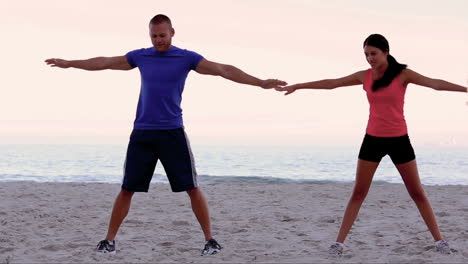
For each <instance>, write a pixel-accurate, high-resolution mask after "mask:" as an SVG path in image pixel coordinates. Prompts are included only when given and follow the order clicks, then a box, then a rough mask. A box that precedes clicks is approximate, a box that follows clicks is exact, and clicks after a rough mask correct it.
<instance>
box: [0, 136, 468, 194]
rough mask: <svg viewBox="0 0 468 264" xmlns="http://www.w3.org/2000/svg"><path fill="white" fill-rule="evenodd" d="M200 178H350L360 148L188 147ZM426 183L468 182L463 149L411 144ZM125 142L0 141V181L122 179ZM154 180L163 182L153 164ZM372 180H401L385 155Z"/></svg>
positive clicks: (467, 156) (288, 180) (266, 180)
mask: <svg viewBox="0 0 468 264" xmlns="http://www.w3.org/2000/svg"><path fill="white" fill-rule="evenodd" d="M192 150H193V153H194V156H195V164H196V169H197V173H198V175H199V181H200V182H201V183H215V182H255V183H304V184H321V183H350V182H353V181H354V177H355V171H356V164H357V155H358V151H359V147H342V148H340V147H331V148H324V147H313V146H295V147H274V146H255V147H251V146H192ZM415 151H416V156H417V162H418V168H419V174H420V177H421V181H422V183H423V184H426V185H447V184H449V185H457V184H460V185H468V150H467V149H466V148H450V147H440V148H436V147H434V148H427V147H426V148H417V147H415ZM125 153H126V145H0V182H5V181H34V182H101V183H121V180H122V174H123V164H124V160H125ZM153 182H154V183H165V184H167V183H168V181H167V178H166V175H165V172H164V170H163V168H162V165H161V164H160V163H158V165H157V167H156V171H155V174H154V177H153ZM374 182H375V183H403V182H402V180H401V177H400V175H399V174H398V171H397V170H396V168H395V166H394V165H393V164H392V162H391V160H390V159H389V157H388V156H387V157H385V158H384V159H383V160H382V162H381V163H380V166H379V168H378V169H377V172H376V174H375V176H374Z"/></svg>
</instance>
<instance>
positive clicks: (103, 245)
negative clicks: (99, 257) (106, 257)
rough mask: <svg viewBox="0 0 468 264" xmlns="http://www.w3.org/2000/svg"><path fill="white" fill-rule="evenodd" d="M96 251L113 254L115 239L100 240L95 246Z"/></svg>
mask: <svg viewBox="0 0 468 264" xmlns="http://www.w3.org/2000/svg"><path fill="white" fill-rule="evenodd" d="M96 252H99V253H110V254H115V240H101V241H100V242H99V243H98V244H97V246H96Z"/></svg>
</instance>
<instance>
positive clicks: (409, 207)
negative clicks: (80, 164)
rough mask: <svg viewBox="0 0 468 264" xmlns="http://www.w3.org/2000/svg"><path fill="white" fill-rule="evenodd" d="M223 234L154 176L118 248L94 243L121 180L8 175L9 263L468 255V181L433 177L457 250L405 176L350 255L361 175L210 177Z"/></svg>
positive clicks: (432, 195) (430, 189)
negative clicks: (279, 179)
mask: <svg viewBox="0 0 468 264" xmlns="http://www.w3.org/2000/svg"><path fill="white" fill-rule="evenodd" d="M201 187H202V189H203V190H204V192H205V194H206V196H207V199H208V203H209V206H210V213H211V219H212V229H213V234H214V236H215V238H216V239H217V240H218V241H219V242H220V244H221V245H222V246H223V247H224V249H223V251H222V252H221V253H220V254H218V255H215V256H209V257H201V256H199V252H200V250H201V248H202V247H203V243H204V242H203V234H202V232H201V230H200V228H199V225H198V223H197V222H196V220H195V217H194V216H193V213H192V211H191V208H190V202H189V199H188V197H187V195H186V194H185V193H172V192H171V191H170V187H169V185H167V184H153V185H152V186H151V187H150V190H149V192H148V193H146V194H145V193H142V194H140V193H138V194H136V195H135V197H134V199H133V203H132V208H131V209H130V213H129V215H128V217H127V218H126V220H125V222H124V223H123V225H122V228H121V230H120V232H119V234H118V236H117V250H118V251H119V252H118V253H117V254H116V255H99V254H96V253H94V252H93V249H94V247H95V245H96V244H97V242H98V241H99V240H101V239H103V237H104V235H105V232H106V229H107V224H108V219H109V216H110V213H111V209H112V204H113V201H114V198H115V196H116V195H117V193H118V191H119V189H120V184H107V183H35V182H0V193H2V194H3V195H2V196H3V198H2V202H1V203H0V226H1V227H2V228H1V229H0V263H7V262H8V263H25V262H27V263H31V262H34V263H95V262H114V263H129V262H132V263H134V262H139V263H150V262H153V263H154V262H163V263H187V262H192V263H233V262H235V263H305V262H306V263H316V262H320V263H333V262H343V263H348V262H354V263H355V262H387V263H388V262H411V263H413V262H425V263H426V262H433V263H438V262H450V263H467V262H468V249H467V248H468V231H467V230H466V219H468V209H466V208H468V199H467V198H468V186H464V185H438V186H424V188H425V190H426V193H427V194H428V197H429V200H430V201H431V203H432V206H433V208H434V212H435V214H436V217H437V220H438V222H439V226H440V229H441V232H442V235H443V236H444V237H445V239H446V240H448V241H449V243H450V244H451V246H452V247H453V248H454V249H456V250H458V253H456V254H453V255H450V256H444V255H440V254H439V253H438V252H436V251H435V249H434V243H433V239H432V237H431V235H430V233H429V231H428V230H427V228H426V226H425V224H424V222H423V220H422V218H421V217H420V215H419V212H418V211H417V209H416V206H415V204H414V203H413V201H412V200H411V198H410V197H409V195H408V193H407V192H406V189H405V187H404V185H402V184H373V186H372V187H371V188H370V191H369V195H368V197H367V199H366V200H365V202H364V204H363V207H362V208H361V211H360V214H359V216H358V219H357V220H356V222H355V224H354V226H353V229H352V230H351V233H350V235H349V236H348V238H347V240H346V241H345V245H346V248H345V255H344V256H343V257H342V258H340V259H339V260H338V259H336V258H334V257H331V256H328V254H327V248H328V246H329V245H330V244H331V243H332V242H333V241H334V239H335V237H336V235H337V232H338V229H339V225H340V223H341V219H342V216H343V213H344V208H345V206H346V203H347V201H348V199H349V196H350V194H351V191H352V184H349V183H343V184H335V183H334V184H329V183H324V184H294V183H291V184H290V183H287V184H283V183H276V184H275V183H268V184H259V183H214V184H203V185H202V186H201Z"/></svg>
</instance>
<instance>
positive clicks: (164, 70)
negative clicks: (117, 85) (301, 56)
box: [46, 14, 286, 255]
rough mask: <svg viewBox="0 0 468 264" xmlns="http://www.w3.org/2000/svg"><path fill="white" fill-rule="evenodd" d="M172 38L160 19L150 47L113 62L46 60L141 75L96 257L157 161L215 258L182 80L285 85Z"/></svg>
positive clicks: (110, 243)
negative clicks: (195, 76) (195, 77)
mask: <svg viewBox="0 0 468 264" xmlns="http://www.w3.org/2000/svg"><path fill="white" fill-rule="evenodd" d="M174 33H175V31H174V28H173V27H172V23H171V20H170V19H169V18H168V17H167V16H165V15H161V14H160V15H156V16H155V17H153V19H151V21H150V23H149V34H150V37H151V42H152V44H153V47H150V48H147V49H139V50H134V51H131V52H128V53H127V54H126V55H125V56H117V57H97V58H91V59H87V60H62V59H47V60H46V63H47V64H48V65H50V66H52V67H60V68H69V67H72V68H78V69H83V70H90V71H94V70H105V69H111V70H131V69H133V68H135V67H138V68H139V70H140V72H141V91H140V97H139V101H138V107H137V114H136V119H135V122H134V129H133V132H132V134H131V136H130V142H129V144H128V149H127V157H126V161H125V173H124V178H123V183H122V189H121V191H120V193H119V194H118V195H117V198H116V200H115V202H114V207H113V209H112V215H111V219H110V223H109V228H108V231H107V235H106V238H105V239H104V240H102V241H100V242H99V244H98V245H97V248H96V251H98V252H102V253H115V252H116V249H115V237H116V235H117V231H118V229H119V227H120V225H121V223H122V222H123V220H124V218H125V217H126V216H127V214H128V211H129V208H130V203H131V199H132V196H133V194H134V193H135V192H147V191H148V188H149V185H150V181H151V177H152V175H153V173H154V169H155V166H156V162H157V161H158V160H160V161H161V163H162V164H163V166H164V170H165V171H166V174H167V177H168V179H169V182H170V185H171V189H172V191H173V192H182V191H186V192H187V193H188V195H189V197H190V200H191V204H192V210H193V212H194V214H195V216H196V218H197V220H198V222H199V223H200V225H201V228H202V230H203V233H204V235H205V240H206V244H205V247H204V249H203V250H202V255H211V254H216V253H218V252H219V251H220V250H221V246H220V245H219V244H218V242H216V240H215V239H214V238H213V236H212V234H211V223H210V217H209V210H208V203H207V201H206V199H205V197H204V195H203V192H202V191H201V189H200V187H199V186H198V182H197V174H196V171H195V166H194V163H193V156H192V152H191V149H190V145H189V142H188V139H187V136H186V134H185V132H184V127H183V120H182V109H181V108H180V103H181V99H182V91H183V89H184V84H185V80H186V78H187V75H188V73H189V72H190V71H191V70H195V71H196V72H198V73H200V74H209V75H216V76H222V77H224V78H226V79H228V80H231V81H234V82H238V83H242V84H249V85H254V86H260V87H262V88H265V89H269V88H278V87H279V86H283V85H286V83H285V82H283V81H279V80H276V79H268V80H260V79H258V78H255V77H253V76H250V75H248V74H246V73H244V72H243V71H241V70H239V69H238V68H236V67H234V66H231V65H225V64H220V63H215V62H211V61H208V60H206V59H204V58H203V57H202V56H201V55H199V54H197V53H195V52H192V51H189V50H184V49H179V48H177V47H175V46H173V45H172V37H173V36H174Z"/></svg>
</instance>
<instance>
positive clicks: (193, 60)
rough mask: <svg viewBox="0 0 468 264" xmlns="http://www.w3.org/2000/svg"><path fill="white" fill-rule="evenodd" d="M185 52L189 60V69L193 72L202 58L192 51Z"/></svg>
mask: <svg viewBox="0 0 468 264" xmlns="http://www.w3.org/2000/svg"><path fill="white" fill-rule="evenodd" d="M187 52H188V57H189V60H190V69H191V70H195V69H196V68H197V66H198V64H199V63H200V61H201V60H203V56H202V55H200V54H198V53H196V52H194V51H190V50H187Z"/></svg>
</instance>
